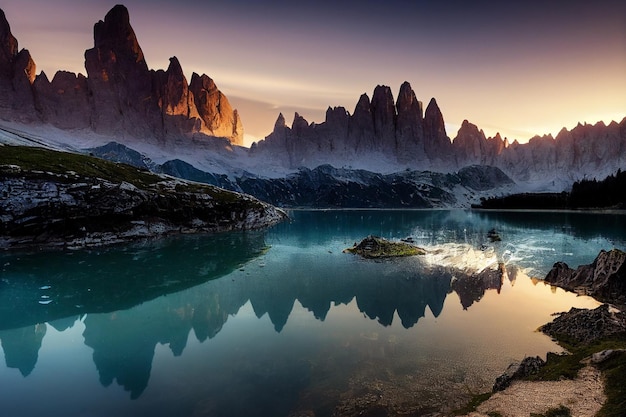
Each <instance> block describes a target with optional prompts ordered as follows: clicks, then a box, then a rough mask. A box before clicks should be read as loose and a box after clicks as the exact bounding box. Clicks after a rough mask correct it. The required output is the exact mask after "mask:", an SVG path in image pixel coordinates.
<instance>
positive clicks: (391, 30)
mask: <svg viewBox="0 0 626 417" xmlns="http://www.w3.org/2000/svg"><path fill="white" fill-rule="evenodd" d="M126 6H127V7H128V9H129V10H130V11H131V16H132V24H133V27H134V28H135V33H136V35H137V37H138V39H139V41H140V43H141V45H142V49H143V54H144V56H145V59H146V62H147V63H148V65H149V67H150V68H165V67H166V66H167V63H168V60H169V58H171V57H172V56H174V55H175V56H177V57H178V58H179V59H180V60H181V62H184V63H185V69H186V71H187V73H186V74H185V75H186V76H187V79H190V76H191V72H198V73H207V74H209V75H210V76H211V77H212V78H213V79H215V80H216V82H217V83H218V84H219V85H220V87H221V89H222V91H223V92H224V93H225V95H226V96H228V97H229V98H231V97H237V98H242V99H245V100H249V101H252V102H254V103H256V104H255V105H254V106H252V105H251V106H247V108H246V109H245V111H243V110H242V108H240V106H239V103H238V102H237V101H236V100H233V107H236V108H239V110H240V115H241V118H242V120H243V123H244V127H245V129H246V132H247V135H248V139H247V141H248V142H249V141H251V140H253V139H254V138H256V139H260V138H263V137H265V136H266V135H267V134H269V133H270V132H271V129H272V126H273V122H274V121H275V120H276V116H277V112H278V111H282V112H283V114H285V115H287V116H288V117H289V116H290V115H291V114H293V112H292V111H298V112H299V113H300V114H301V115H303V116H304V117H305V118H306V119H307V120H309V121H313V122H316V123H320V122H321V121H322V120H323V114H324V111H325V109H326V108H327V107H328V106H344V107H346V108H347V109H348V110H352V106H353V104H354V103H353V101H354V98H355V97H358V96H359V95H360V94H361V93H363V92H367V91H370V90H371V88H372V86H373V85H376V84H385V85H390V86H394V88H395V86H399V85H400V84H401V83H402V81H404V80H408V81H409V82H411V84H412V85H413V86H414V88H415V90H416V93H417V96H418V99H420V100H422V101H427V100H429V99H430V97H437V99H438V102H439V104H440V106H441V107H442V110H443V112H444V114H445V115H446V122H447V123H448V125H449V129H448V130H449V131H456V130H457V129H458V127H459V126H460V125H461V122H462V121H463V120H464V119H468V120H470V121H471V122H472V123H475V124H477V125H478V126H480V127H481V128H482V129H484V131H485V134H486V135H487V136H494V135H495V134H496V133H497V132H500V133H501V135H502V137H507V138H509V140H510V141H511V142H512V141H513V140H514V139H518V140H520V141H521V142H525V141H526V140H528V139H529V138H530V137H532V136H535V135H543V134H552V135H553V136H554V135H556V133H558V131H559V130H560V129H561V128H562V127H567V128H568V129H571V128H572V127H574V126H575V125H576V124H577V123H578V122H582V123H584V122H588V123H595V122H597V121H600V120H602V121H604V122H605V123H607V124H608V123H609V122H610V121H611V120H617V121H619V120H621V119H622V118H623V117H624V109H625V108H626V77H624V76H623V74H624V72H625V71H626V28H625V26H624V21H623V18H622V16H624V15H625V14H626V10H625V8H626V6H625V5H624V4H623V2H619V1H615V0H602V1H598V2H593V3H589V2H586V3H583V2H574V3H572V2H570V3H568V4H567V5H564V4H562V3H561V2H551V3H549V4H533V5H528V4H524V5H523V7H522V5H521V4H520V5H519V6H518V5H515V4H506V5H505V4H502V5H497V6H494V5H493V4H491V5H488V6H487V5H485V6H481V5H471V6H470V5H465V4H463V3H460V4H455V5H454V7H452V8H451V7H449V6H446V7H444V6H442V5H438V4H436V3H433V4H428V5H424V4H419V5H418V4H414V3H411V2H401V1H397V0H392V1H388V2H385V3H384V4H378V5H364V4H360V3H353V2H345V3H342V4H335V3H330V2H328V3H325V2H317V3H315V5H312V4H311V5H309V4H306V3H294V4H293V5H285V4H281V5H280V7H278V6H276V7H274V6H272V5H263V6H262V7H263V9H262V10H261V6H260V5H257V4H255V3H246V2H237V3H236V4H226V5H215V4H199V3H197V2H191V1H182V2H177V3H168V2H159V3H157V4H155V3H154V2H148V1H145V0H129V1H127V2H126ZM107 7H109V6H106V5H101V4H91V3H89V4H87V3H85V4H80V5H76V4H72V3H70V2H69V1H68V2H63V1H62V2H56V3H55V4H54V5H52V4H50V3H49V2H43V1H42V0H20V1H17V0H7V1H5V2H4V3H3V5H2V8H3V10H4V12H5V13H6V14H7V17H8V19H9V20H10V21H11V25H12V30H13V32H14V34H15V35H16V37H17V38H18V39H20V47H24V48H28V49H29V50H30V52H31V54H32V56H33V57H34V58H35V59H36V61H37V63H38V65H39V67H40V69H41V70H44V71H45V72H46V73H47V74H54V73H55V72H56V71H57V70H59V69H64V70H70V71H73V72H84V59H83V56H82V51H84V50H85V49H87V48H89V47H90V43H91V39H92V36H93V22H97V21H98V20H99V19H101V17H102V16H103V15H104V13H105V12H106V9H107ZM24 10H28V13H24ZM329 10H332V11H333V13H329ZM261 12H262V13H261ZM163 28H167V30H166V31H165V30H163ZM390 45H393V47H390ZM137 59H139V56H137ZM268 108H270V109H274V110H273V111H271V112H270V111H268ZM287 110H288V111H287ZM259 114H262V115H263V117H257V115H259Z"/></svg>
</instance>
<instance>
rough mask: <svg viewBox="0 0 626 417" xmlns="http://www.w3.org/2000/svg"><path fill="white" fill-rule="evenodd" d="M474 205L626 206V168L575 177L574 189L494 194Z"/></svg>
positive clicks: (506, 207)
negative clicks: (590, 177) (592, 176)
mask: <svg viewBox="0 0 626 417" xmlns="http://www.w3.org/2000/svg"><path fill="white" fill-rule="evenodd" d="M474 208H484V209H546V210H555V209H585V208H587V209H588V208H618V209H625V208H626V172H622V170H621V169H620V170H618V171H617V173H616V174H614V175H609V176H608V177H606V178H605V179H603V180H600V181H598V180H596V179H593V180H587V179H585V180H581V181H576V182H575V183H574V185H573V186H572V191H571V192H569V193H568V192H565V191H564V192H562V193H523V194H512V195H509V196H506V197H494V198H490V199H487V200H484V201H482V202H481V204H479V205H476V206H474Z"/></svg>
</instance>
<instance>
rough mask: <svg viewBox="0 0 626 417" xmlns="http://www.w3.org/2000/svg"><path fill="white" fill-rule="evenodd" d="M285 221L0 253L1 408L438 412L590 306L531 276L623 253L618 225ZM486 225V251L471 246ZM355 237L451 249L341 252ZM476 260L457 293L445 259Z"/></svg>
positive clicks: (605, 217)
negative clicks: (416, 253)
mask: <svg viewBox="0 0 626 417" xmlns="http://www.w3.org/2000/svg"><path fill="white" fill-rule="evenodd" d="M290 214H291V217H292V221H291V222H289V223H283V224H281V225H278V226H276V227H274V228H272V229H269V230H266V231H262V232H252V233H229V234H221V235H216V236H183V237H177V238H171V239H164V240H159V241H152V242H143V243H140V244H131V245H124V246H116V247H111V248H100V249H96V250H84V251H71V252H34V253H12V254H7V253H4V254H0V271H1V279H0V342H1V344H2V349H1V350H0V387H1V389H0V410H2V415H3V416H42V415H55V416H56V415H59V416H112V415H115V416H144V415H145V416H219V417H228V416H290V415H291V416H296V415H309V416H311V415H315V416H318V417H319V416H331V415H358V413H359V412H364V413H365V412H371V413H374V414H370V415H394V414H395V415H397V414H401V413H407V412H413V413H418V412H419V413H426V412H430V411H433V410H437V409H442V408H443V409H445V408H450V407H453V406H455V405H457V404H460V403H462V402H463V401H464V400H465V399H467V398H468V396H469V395H470V394H471V393H477V392H484V391H487V390H490V388H491V384H492V383H493V380H494V379H495V377H496V376H498V375H499V374H500V373H502V371H503V370H504V369H505V368H506V366H507V365H508V364H509V363H510V362H511V361H512V360H515V359H521V358H523V357H524V356H528V355H540V356H545V353H546V352H547V351H550V350H552V351H557V350H559V347H558V346H557V345H555V344H554V343H553V342H552V341H551V340H550V339H549V338H547V337H546V336H544V335H542V334H541V333H538V332H536V329H537V327H538V326H540V325H541V324H543V323H545V322H547V321H549V320H550V319H551V316H550V315H551V314H552V313H553V312H558V311H564V310H568V309H569V308H570V307H571V306H578V307H593V306H595V305H596V303H595V302H594V301H593V300H591V299H589V298H586V297H576V296H575V295H573V294H568V293H565V292H563V291H561V290H557V289H554V288H550V287H549V286H545V285H543V284H542V283H537V282H536V280H533V279H531V278H533V277H540V278H541V277H543V276H545V274H546V273H547V271H548V270H549V269H550V267H551V265H552V264H553V263H554V262H556V261H560V260H563V261H566V262H567V263H569V264H570V265H571V266H577V265H579V264H583V263H590V262H592V261H593V259H594V258H595V256H596V255H597V253H598V252H599V250H600V249H609V248H612V247H618V248H621V249H626V216H620V215H609V214H585V213H551V212H550V213H548V212H544V213H531V212H508V213H506V212H503V213H490V212H473V211H294V212H292V213H290ZM492 228H495V229H496V230H497V231H498V233H499V234H500V236H501V237H502V241H501V242H496V243H492V242H490V241H489V239H488V238H487V232H488V231H489V230H490V229H492ZM369 234H375V235H379V236H383V237H387V238H406V237H411V238H413V239H414V241H415V242H416V243H417V244H419V245H421V246H424V247H426V248H427V249H428V248H439V249H440V250H441V251H451V253H452V255H455V256H452V257H449V258H445V262H446V264H445V265H438V264H437V259H434V260H433V259H430V260H428V259H426V258H403V259H395V260H386V261H371V260H363V259H360V258H358V257H355V256H353V255H350V254H346V253H342V250H343V249H345V248H346V247H350V246H352V245H353V243H354V242H356V241H359V240H360V239H362V238H363V237H365V236H367V235H369ZM467 253H469V254H471V256H465V255H466V254H467ZM488 254H493V255H494V257H495V258H496V259H497V260H498V262H503V263H504V264H505V265H506V270H507V273H506V275H505V276H504V277H503V279H502V280H500V279H494V278H493V275H491V276H489V277H488V278H485V279H482V280H478V281H476V280H474V281H471V282H469V283H467V282H465V281H463V279H462V277H463V273H462V272H461V271H460V270H459V269H458V268H455V265H453V264H452V263H454V262H459V259H461V258H462V260H463V265H462V266H463V268H471V267H472V266H473V265H474V264H476V265H479V266H480V265H484V262H483V261H484V259H483V257H484V256H487V255H488ZM461 255H462V256H461ZM451 262H452V263H451ZM470 284H471V285H470ZM368 410H369V411H368ZM372 410H373V411H372ZM377 410H378V411H377ZM381 410H385V411H381ZM376 412H379V414H375V413H376Z"/></svg>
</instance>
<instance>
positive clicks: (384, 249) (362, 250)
mask: <svg viewBox="0 0 626 417" xmlns="http://www.w3.org/2000/svg"><path fill="white" fill-rule="evenodd" d="M344 252H347V253H354V254H356V255H360V256H362V257H364V258H367V259H377V258H393V257H400V256H416V255H425V254H426V251H425V250H424V249H422V248H420V247H417V246H415V245H412V244H410V243H407V242H393V241H390V240H387V239H384V238H382V237H378V236H368V237H366V238H365V239H363V240H362V241H361V242H360V243H355V244H354V246H353V247H351V248H347V249H345V250H344Z"/></svg>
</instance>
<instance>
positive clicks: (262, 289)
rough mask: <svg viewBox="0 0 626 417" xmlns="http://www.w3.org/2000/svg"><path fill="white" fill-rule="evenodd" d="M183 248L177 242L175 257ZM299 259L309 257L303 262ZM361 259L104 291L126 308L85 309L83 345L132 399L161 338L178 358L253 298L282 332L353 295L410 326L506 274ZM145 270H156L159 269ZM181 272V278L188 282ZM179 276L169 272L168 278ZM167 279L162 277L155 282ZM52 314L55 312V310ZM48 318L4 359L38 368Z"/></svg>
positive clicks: (20, 333)
mask: <svg viewBox="0 0 626 417" xmlns="http://www.w3.org/2000/svg"><path fill="white" fill-rule="evenodd" d="M255 247H256V246H255ZM184 252H185V251H183V250H182V249H181V250H180V251H179V252H177V255H179V256H180V254H182V253H184ZM202 259H204V258H202ZM344 260H345V258H344ZM195 261H196V262H198V259H196V260H195ZM295 262H298V260H296V261H295ZM301 262H302V263H305V264H306V261H304V260H301ZM201 264H202V265H205V263H201ZM359 265H361V267H362V269H360V270H359V271H358V272H357V273H354V274H344V275H342V276H341V279H338V276H337V275H336V274H333V273H331V272H330V271H332V270H335V269H338V270H339V273H341V268H340V267H339V266H338V265H336V264H333V263H332V262H331V263H328V264H327V265H325V266H322V267H318V269H317V270H314V269H311V268H306V267H305V268H304V269H305V270H309V274H298V273H296V274H295V275H294V274H293V270H292V269H291V268H286V269H282V270H281V269H278V270H272V269H271V268H270V267H268V268H267V269H266V270H267V274H265V275H262V276H260V277H252V276H248V275H247V272H246V271H247V270H246V269H245V268H253V267H254V266H253V265H248V266H246V267H245V268H244V269H242V270H241V271H237V272H233V274H231V276H230V277H224V278H222V279H217V280H212V281H208V282H205V283H204V284H201V285H199V286H196V287H194V288H192V289H188V290H185V291H181V292H177V293H170V294H169V295H167V296H163V297H159V298H156V299H154V300H152V301H150V302H145V303H143V304H141V305H137V306H135V307H132V308H130V309H123V307H124V306H125V305H126V304H127V303H128V300H127V299H125V298H124V297H122V296H121V295H120V294H117V293H110V294H108V295H107V297H109V298H111V297H112V298H114V299H117V300H119V301H120V306H121V307H120V308H119V309H116V308H115V306H116V305H115V304H112V301H111V300H109V301H108V302H107V304H106V309H110V310H117V311H114V312H111V313H97V314H96V313H90V314H87V316H86V318H84V320H83V324H84V326H85V330H84V333H83V337H84V343H85V345H87V346H89V347H90V348H91V349H93V361H94V363H95V365H96V368H97V370H98V373H99V376H100V382H101V383H102V385H104V386H109V385H110V384H112V383H113V382H114V381H117V383H118V384H119V385H120V386H122V387H123V388H124V389H125V390H126V391H128V392H130V396H131V398H138V397H139V396H140V395H141V394H142V392H143V391H144V390H145V389H146V387H147V386H148V382H149V379H150V373H151V367H152V361H153V357H154V352H155V347H156V346H157V344H162V345H167V346H169V348H170V350H171V351H172V353H173V354H174V355H175V356H179V355H182V354H183V352H184V349H185V347H186V345H187V340H188V337H189V334H190V332H191V331H192V330H193V334H194V335H195V337H196V338H197V340H198V341H200V342H204V341H206V340H207V339H211V338H213V337H215V336H216V335H217V334H218V333H219V332H220V330H221V329H222V328H223V326H224V324H225V323H226V322H227V320H228V318H229V317H231V316H234V315H235V314H237V312H238V311H239V310H240V308H241V307H242V306H244V305H245V304H246V303H248V302H250V304H251V306H252V308H253V310H254V313H255V314H256V316H257V317H259V318H261V317H263V316H265V315H267V316H268V317H269V319H270V321H271V323H272V324H273V326H274V329H275V330H276V332H281V331H282V330H283V328H284V326H285V324H286V323H287V322H288V320H289V316H290V314H291V312H292V309H293V306H294V304H295V302H296V301H299V302H300V304H301V305H302V306H303V307H304V308H306V309H308V310H309V311H311V313H312V314H313V316H314V317H315V318H317V319H318V320H321V321H324V320H325V319H326V317H327V315H328V313H329V311H330V309H331V306H332V305H333V304H335V305H337V304H347V303H350V302H351V301H353V300H354V301H355V304H356V305H357V307H358V309H359V310H360V311H361V312H362V313H363V314H364V315H365V316H367V317H369V318H370V319H372V320H377V321H378V322H379V323H380V324H381V325H383V326H390V325H391V324H392V323H393V320H394V317H395V316H396V314H397V317H398V318H399V319H400V321H401V324H402V326H403V327H405V328H410V327H412V326H414V325H415V324H416V323H417V322H418V321H419V320H420V319H421V318H422V317H424V316H425V314H426V308H428V309H429V310H430V311H431V313H432V314H433V315H434V316H435V317H437V316H438V315H439V314H440V313H441V311H442V309H443V305H444V301H445V299H446V297H447V295H448V294H449V293H451V292H452V291H455V292H456V293H457V294H458V295H459V298H460V300H461V303H462V305H463V307H464V308H467V307H469V306H470V305H471V304H472V303H473V302H475V301H478V300H480V299H481V298H482V296H483V295H484V293H485V291H486V290H487V289H490V288H496V289H497V288H499V286H498V285H501V284H502V281H501V280H502V274H501V273H500V272H498V271H493V270H484V271H483V272H481V273H480V274H474V275H468V274H464V273H462V272H460V271H459V270H455V269H452V268H446V267H433V266H428V265H426V266H424V265H422V266H421V267H419V268H417V269H416V264H415V263H414V261H412V260H407V261H404V260H400V261H394V262H386V263H385V262H383V263H361V264H359ZM185 268H186V271H191V272H190V273H193V274H194V275H197V274H198V273H197V271H198V269H199V264H195V265H194V264H187V265H186V266H185ZM215 270H221V269H220V268H214V271H215ZM264 270H265V269H264ZM135 272H136V273H138V270H135ZM147 272H148V273H154V271H153V270H149V271H147ZM164 275H165V276H169V272H168V271H167V270H166V271H164ZM177 277H178V279H180V280H181V281H184V282H190V281H192V280H190V279H188V278H185V277H183V276H178V275H177ZM173 278H174V276H169V278H168V279H173ZM136 279H139V280H142V281H143V282H146V279H147V277H146V276H145V275H141V276H137V277H136ZM164 279H165V278H163V276H162V277H161V279H160V280H157V281H158V282H160V281H163V280H164ZM114 288H117V287H114ZM101 296H102V295H101ZM90 308H91V309H93V310H96V311H97V310H98V309H102V308H104V307H102V306H100V307H96V306H93V305H90ZM56 314H58V313H57V311H55V312H54V314H52V317H55V315H56ZM77 318H78V316H76V315H74V316H70V317H67V318H65V319H57V320H55V321H53V322H51V323H50V324H51V325H53V326H54V327H55V329H57V330H59V331H63V330H65V329H67V328H69V327H71V326H72V325H73V323H74V322H75V320H76V319H77ZM45 326H46V325H45V324H44V325H35V326H31V327H25V328H22V329H18V330H5V331H3V332H2V333H0V338H1V339H2V343H3V348H4V349H5V356H6V357H7V366H10V367H19V369H20V370H21V372H22V374H23V375H25V376H26V375H28V374H29V373H30V372H31V371H32V369H33V368H34V366H35V363H36V360H37V350H38V349H39V348H40V347H41V340H42V338H43V335H44V334H45ZM37 329H40V330H37ZM41 329H43V330H41ZM35 336H36V337H35ZM9 362H10V363H11V364H10V365H9Z"/></svg>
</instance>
